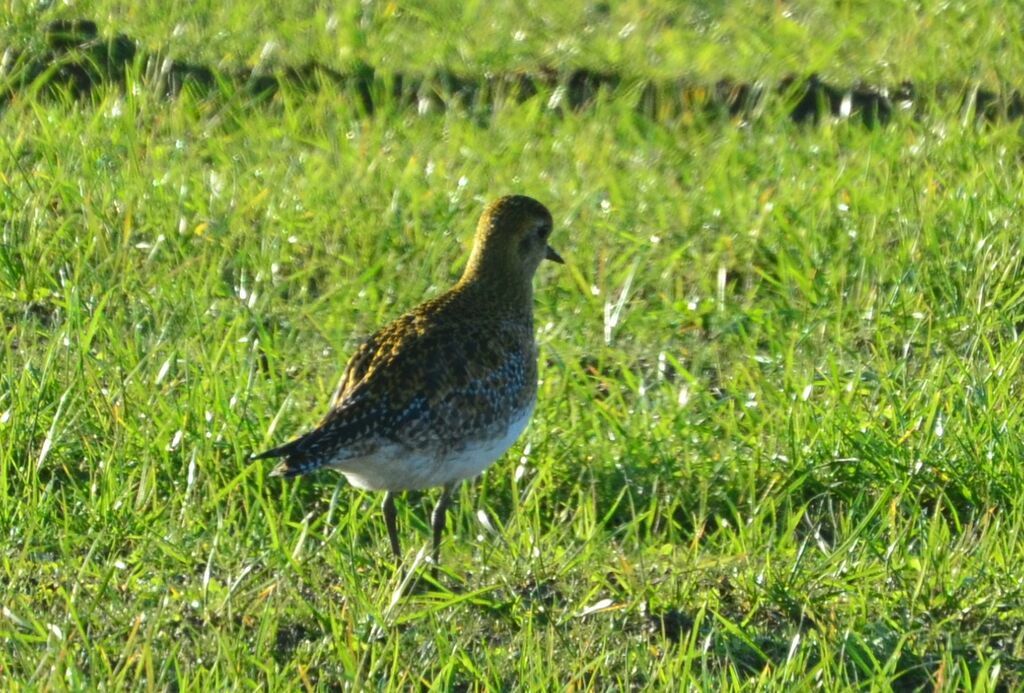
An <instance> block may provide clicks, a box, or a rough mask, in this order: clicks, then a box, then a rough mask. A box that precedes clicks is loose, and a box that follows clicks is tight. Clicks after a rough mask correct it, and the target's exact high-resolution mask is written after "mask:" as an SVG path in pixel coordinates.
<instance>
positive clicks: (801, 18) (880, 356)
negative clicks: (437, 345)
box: [0, 2, 1024, 690]
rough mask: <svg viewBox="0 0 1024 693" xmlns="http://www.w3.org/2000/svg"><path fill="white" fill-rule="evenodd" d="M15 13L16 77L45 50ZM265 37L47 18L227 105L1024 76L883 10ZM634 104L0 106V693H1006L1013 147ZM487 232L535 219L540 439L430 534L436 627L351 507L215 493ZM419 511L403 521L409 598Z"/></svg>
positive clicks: (1012, 658) (168, 14)
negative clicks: (264, 58)
mask: <svg viewBox="0 0 1024 693" xmlns="http://www.w3.org/2000/svg"><path fill="white" fill-rule="evenodd" d="M5 4H7V5H9V7H8V8H7V9H9V10H10V18H9V19H7V20H3V21H4V22H6V23H4V24H3V25H2V28H3V30H4V32H5V40H7V41H12V42H15V43H18V44H21V45H30V44H31V43H32V42H33V41H37V40H38V38H36V37H34V36H32V35H31V33H30V31H31V30H32V29H33V28H34V27H35V26H37V25H38V23H39V22H42V21H45V20H46V19H50V18H53V17H55V16H61V15H60V14H57V13H58V12H61V11H63V12H65V13H66V12H68V8H66V7H65V8H55V9H53V10H39V9H38V8H36V9H34V10H31V11H30V10H28V9H25V8H24V7H23V6H22V5H21V4H19V3H15V4H10V3H5ZM293 4H294V5H295V6H296V10H295V13H294V14H293V15H291V16H290V17H289V18H282V19H281V21H280V22H275V23H274V24H272V25H270V26H272V27H273V29H268V28H267V26H268V25H266V24H265V22H266V21H268V19H269V18H268V17H267V16H266V15H265V12H260V11H257V12H253V13H246V12H245V11H244V10H243V9H242V8H243V7H244V6H243V4H242V3H196V4H194V5H189V6H187V7H186V6H185V5H186V4H185V3H181V5H182V6H181V7H178V6H174V7H172V8H171V9H170V10H167V9H166V7H165V4H164V3H155V2H150V3H146V2H143V3H137V4H133V5H131V8H133V9H125V8H126V7H128V6H127V5H126V4H122V3H112V2H111V3H102V2H100V3H93V4H90V5H88V6H79V7H74V8H72V9H73V10H74V11H75V12H78V13H80V14H81V15H82V16H91V17H94V18H95V19H97V20H100V21H101V23H103V25H104V26H103V29H104V30H106V31H113V30H119V31H125V32H126V33H129V34H131V35H133V36H139V37H142V38H143V39H144V40H145V41H146V43H147V45H149V46H151V47H155V46H159V45H167V46H170V47H172V48H175V49H176V50H177V52H178V54H179V55H181V56H184V57H187V56H190V55H193V51H194V55H195V56H196V57H197V58H202V59H204V60H210V61H211V62H218V61H224V62H228V63H230V62H235V63H238V64H242V63H246V62H252V61H253V60H255V59H256V58H258V55H259V53H260V51H261V49H262V46H264V45H265V43H266V42H267V41H268V40H271V39H273V40H274V41H276V42H277V44H278V48H277V49H276V50H277V51H278V52H279V54H280V56H281V57H282V59H292V58H294V60H296V61H299V60H302V59H305V58H306V57H310V56H312V57H318V58H319V59H323V60H325V61H327V62H336V63H340V62H341V61H343V60H346V59H348V58H352V57H358V58H362V59H367V60H369V61H370V62H371V63H372V64H376V65H381V66H383V67H385V68H386V67H396V66H401V65H404V64H406V63H408V64H411V65H414V66H430V65H436V64H439V63H443V64H454V65H456V66H458V67H460V68H461V69H477V70H480V71H482V70H483V69H484V68H485V67H487V68H489V67H494V66H499V67H503V68H514V67H516V66H519V65H521V64H539V63H541V62H553V63H555V64H558V65H572V64H576V63H577V62H578V63H580V64H587V65H592V66H593V65H603V66H608V65H609V64H611V65H621V66H622V68H623V69H624V70H626V71H628V72H630V73H631V74H637V75H658V74H667V73H671V72H672V71H677V72H680V73H681V72H686V71H689V72H692V73H696V74H705V75H709V76H711V77H718V76H724V75H725V74H734V75H740V76H747V75H752V74H756V73H757V72H758V71H759V70H767V71H768V72H769V73H770V74H775V75H778V74H783V73H784V72H785V71H787V70H791V69H800V70H804V69H807V68H815V69H819V70H824V69H828V68H833V69H832V72H831V74H833V75H837V76H840V77H847V78H849V77H855V76H867V77H873V78H874V77H877V78H879V79H880V80H882V81H886V80H897V79H902V78H920V79H939V78H942V79H951V80H954V81H955V80H960V81H966V80H972V79H982V80H986V79H992V80H993V81H998V80H999V79H1001V78H1002V77H1003V76H1006V75H1007V72H1006V70H1008V69H1009V66H1011V65H1012V64H1014V61H1016V64H1017V65H1019V64H1020V61H1021V60H1022V59H1024V58H1022V49H1021V40H1020V38H1019V36H1012V37H1008V36H1006V35H1004V34H1003V33H1002V32H1003V31H1005V29H1001V30H1000V29H998V28H999V27H1004V28H1005V27H1008V26H1019V25H1020V22H1021V18H1020V16H1019V15H1020V12H1021V11H1020V10H1019V9H1000V7H1001V5H998V4H996V3H991V4H988V5H984V6H980V5H981V4H980V3H971V4H968V3H959V4H958V3H941V4H940V3H927V2H926V3H920V4H918V5H916V6H914V8H909V5H908V8H907V9H900V10H899V11H898V12H897V15H898V17H897V19H898V20H899V21H895V20H894V21H892V22H886V23H881V25H880V26H875V25H874V24H873V22H874V23H878V18H879V17H880V16H881V14H880V13H881V12H882V9H881V5H879V4H877V3H870V2H866V3H838V4H837V5H836V7H833V8H831V9H829V10H815V9H814V7H815V6H816V4H814V3H794V5H793V8H794V9H792V10H787V11H786V12H785V13H784V12H783V11H782V8H781V7H778V6H776V7H775V9H774V10H772V11H766V10H763V9H757V8H760V7H761V4H760V3H753V2H751V3H736V4H733V3H718V4H716V3H712V5H711V9H708V10H704V11H698V10H697V9H694V8H695V7H697V5H696V4H694V6H693V7H692V8H690V9H687V10H686V11H683V12H673V8H672V6H671V5H669V4H667V3H665V4H663V5H662V6H661V9H660V10H651V9H647V8H646V5H645V4H644V3H633V2H630V3H626V4H622V5H619V4H616V3H611V4H608V5H605V4H602V3H592V4H586V5H584V6H581V7H580V8H578V9H579V12H577V13H576V14H575V15H573V17H575V18H571V17H569V15H568V12H569V11H568V10H565V12H566V13H567V14H566V16H564V17H561V16H556V15H554V14H551V13H552V12H555V11H553V10H542V9H539V8H540V7H542V4H541V3H535V4H534V5H532V6H530V9H529V11H528V13H527V17H528V18H529V21H530V22H531V23H533V24H531V27H539V28H536V29H535V28H527V29H525V30H524V33H525V35H524V36H523V37H522V38H521V39H517V38H515V35H516V32H517V31H519V22H520V21H521V17H519V16H517V15H516V14H515V13H514V12H513V11H512V10H501V11H496V13H495V14H494V15H493V16H491V15H486V14H484V8H483V7H482V6H477V5H474V6H470V7H469V9H465V10H457V9H456V5H455V3H449V5H450V9H449V10H447V13H446V11H444V10H432V11H427V10H419V11H411V10H405V11H402V12H399V11H397V9H396V8H395V6H394V5H384V6H380V7H378V6H374V5H370V4H361V3H349V4H347V5H343V6H342V10H340V11H339V13H340V20H339V21H340V28H338V29H337V30H332V29H330V22H329V21H328V20H329V19H330V18H329V17H328V12H327V11H325V10H323V9H320V7H321V6H320V5H319V4H318V3H308V2H305V3H293ZM886 7H888V5H886ZM361 8H362V9H361ZM744 10H745V11H744ZM886 11H888V10H886ZM361 12H362V13H364V14H365V17H363V18H361V17H360V13H361ZM545 12H546V13H547V14H545ZM577 15H579V16H577ZM297 16H301V17H302V19H301V20H300V19H295V17H297ZM580 17H583V18H582V19H581V18H580ZM587 17H592V19H587ZM672 18H676V19H677V20H678V21H677V22H676V23H672V22H670V21H669V20H670V19H672ZM363 20H365V21H363ZM588 22H589V23H588ZM900 22H902V24H901V23H900ZM253 23H257V24H258V26H254V25H253ZM581 23H582V24H581ZM629 24H632V25H633V29H632V30H627V29H626V25H629ZM587 26H590V27H592V30H590V31H587V30H586V27H587ZM175 27H183V28H181V29H180V30H178V31H177V32H175ZM481 27H482V28H481ZM477 28H481V29H480V31H476V29H477ZM474 32H475V33H474ZM958 32H959V33H958ZM481 34H482V37H481ZM432 36H433V37H435V38H436V39H437V40H436V41H433V42H432V41H431V39H430V37H432ZM487 36H489V37H490V38H486V37H487ZM487 46H490V47H487ZM496 46H499V47H500V48H498V47H496ZM538 56H539V57H538ZM652 56H653V57H652ZM940 56H941V60H939V57H940ZM389 61H390V62H389ZM225 89H227V88H225ZM633 97H634V95H632V94H630V93H623V94H618V95H607V98H602V99H601V100H600V101H599V102H598V103H597V104H596V105H594V107H593V108H590V109H587V110H585V111H581V112H579V113H571V112H563V111H552V110H550V109H549V108H547V103H548V95H546V94H540V95H538V96H537V97H535V98H533V99H531V100H528V101H527V102H525V103H523V104H518V105H515V104H505V105H503V106H501V107H498V108H496V109H494V110H486V109H482V108H481V109H480V110H477V111H474V112H469V113H467V112H457V111H450V112H447V113H440V112H432V113H428V114H425V115H422V116H421V115H417V114H416V113H415V111H412V110H409V109H406V108H402V107H399V106H398V105H397V104H390V105H389V104H388V103H387V102H386V101H385V102H383V103H382V104H380V108H378V109H377V110H376V112H375V113H374V114H373V116H372V117H367V116H360V115H358V114H357V113H355V112H354V111H353V110H352V109H351V108H350V105H351V102H352V100H353V98H352V95H345V94H338V93H336V92H329V91H324V92H321V93H319V94H309V93H297V92H293V91H289V90H285V91H284V92H282V93H280V94H278V95H277V96H276V97H275V98H274V100H273V101H272V102H271V103H269V104H264V105H254V104H252V103H251V102H250V101H249V100H248V99H247V97H245V96H244V95H243V94H233V93H230V91H228V90H226V91H225V92H224V93H222V94H219V95H217V96H214V97H211V98H202V99H200V98H198V97H195V96H190V95H187V94H186V95H184V96H182V97H181V98H180V99H178V100H174V101H167V100H165V99H163V98H160V97H159V96H157V95H156V94H155V93H154V92H153V91H152V90H149V89H147V86H146V84H145V83H144V82H142V81H141V80H140V81H138V82H137V83H136V87H135V88H133V89H130V90H128V91H122V90H119V89H116V88H113V87H109V88H103V89H101V90H99V91H98V92H97V93H95V94H94V95H93V97H92V98H90V99H89V100H87V101H83V102H73V101H70V100H59V99H57V100H54V99H48V100H36V99H34V98H32V97H31V96H30V95H22V96H20V97H19V98H17V99H15V100H14V101H13V102H12V103H11V104H10V105H9V106H8V107H7V109H6V111H4V112H3V113H2V114H0V224H2V226H0V324H2V329H0V538H2V539H0V680H3V681H4V682H5V684H6V685H5V688H11V687H14V688H19V687H20V688H25V689H39V688H54V689H62V688H69V689H90V688H94V687H98V686H101V685H102V686H106V687H108V688H115V689H119V688H139V689H142V688H156V689H172V690H181V689H222V688H239V689H249V688H252V687H255V686H259V687H264V688H267V689H286V688H287V689H294V688H301V687H308V688H324V689H331V688H334V687H336V686H351V687H353V688H359V687H370V688H387V687H395V688H399V687H401V688H410V687H433V688H438V689H448V688H470V689H482V688H487V687H490V688H497V689H502V688H512V687H521V688H538V689H551V690H560V689H564V688H567V687H571V688H575V689H580V688H600V689H609V688H611V689H625V688H643V687H650V688H662V687H666V688H667V687H675V686H678V685H680V684H684V685H690V686H693V687H702V688H706V689H710V690H723V689H745V688H756V687H776V688H779V689H781V688H796V689H799V688H807V687H821V688H827V689H831V688H839V687H857V688H866V689H873V688H883V689H884V688H886V687H890V686H891V687H895V688H901V689H910V688H916V687H923V688H926V689H932V688H935V689H940V690H947V689H949V690H952V689H972V690H992V689H1000V688H1006V689H1011V688H1015V687H1019V686H1024V583H1022V572H1021V566H1022V565H1024V507H1022V505H1021V503H1020V499H1021V497H1022V494H1024V469H1022V468H1021V465H1020V462H1021V460H1022V458H1024V438H1022V433H1021V431H1022V430H1024V398H1022V392H1021V389H1022V386H1024V383H1022V379H1021V374H1020V370H1021V368H1020V362H1021V359H1022V357H1024V345H1022V340H1021V338H1020V333H1021V331H1022V329H1024V281H1022V280H1021V275H1022V272H1024V257H1022V247H1021V240H1020V239H1021V227H1022V222H1024V219H1022V213H1021V208H1020V203H1019V199H1020V194H1021V190H1022V185H1024V175H1022V172H1021V166H1020V160H1021V159H1020V157H1021V153H1020V127H1019V124H1015V123H1008V124H994V125H990V126H985V127H979V126H976V125H975V124H974V123H973V122H971V121H969V120H965V119H964V118H963V116H962V114H961V113H960V112H959V110H958V109H957V107H956V104H955V103H948V104H947V103H941V102H936V103H933V104H932V105H931V106H930V107H929V109H928V111H927V112H926V113H925V114H923V116H921V117H919V118H911V117H909V116H903V117H901V116H900V114H897V117H896V118H895V120H894V122H893V123H891V124H890V125H889V126H888V127H885V128H877V129H867V128H864V127H861V126H859V125H856V124H852V123H844V122H826V123H823V124H821V125H819V126H815V127H800V126H797V125H794V124H793V123H792V122H790V121H789V120H788V119H787V118H786V117H785V115H784V113H783V112H782V111H781V110H780V111H779V112H778V113H776V112H772V110H771V109H769V112H767V113H765V114H764V115H763V116H762V117H760V118H759V119H758V120H756V121H754V122H752V123H746V124H740V123H734V122H729V121H727V120H708V121H700V120H698V121H696V122H693V121H688V122H652V121H651V120H649V119H645V118H643V117H641V116H638V115H637V113H636V111H635V109H634V107H633ZM509 192H520V193H525V194H529V195H532V196H534V197H537V198H538V199H540V200H541V201H543V202H544V203H546V204H547V205H548V206H549V207H550V208H551V209H552V210H553V213H554V217H555V222H556V228H555V232H554V235H553V236H552V245H553V246H555V247H556V248H557V249H558V250H559V251H560V252H561V253H562V255H563V256H564V257H565V258H566V260H567V264H566V265H565V266H564V267H563V266H554V265H550V266H545V267H543V268H542V269H541V271H540V272H539V273H538V277H537V281H536V286H537V299H536V309H535V315H536V319H537V328H538V339H539V342H540V345H541V360H542V364H541V378H542V384H541V387H540V403H539V406H538V409H537V413H536V415H535V417H534V420H533V423H532V425H531V426H530V428H529V429H528V430H527V432H526V434H525V435H524V437H523V439H522V440H521V441H520V443H518V444H517V445H516V446H514V447H513V450H512V451H511V452H510V453H509V454H508V455H507V456H506V457H505V458H504V459H503V460H502V461H500V462H499V463H498V464H496V465H495V466H494V467H493V468H492V469H491V470H489V471H488V472H487V473H486V474H485V475H484V476H483V477H481V478H480V479H478V480H475V481H473V482H472V483H467V484H464V485H463V487H462V489H461V492H460V493H459V494H458V497H457V502H456V505H455V508H454V510H453V512H452V515H451V517H450V525H449V526H450V527H451V531H450V532H449V533H448V534H447V535H446V539H445V543H444V546H443V551H442V556H443V557H442V564H443V568H444V575H443V577H442V587H433V586H430V585H428V584H427V583H426V582H421V583H420V585H419V588H418V589H414V590H412V591H411V593H410V594H407V595H406V596H400V595H401V593H402V587H403V585H402V584H401V580H400V576H399V575H398V574H396V572H395V570H394V569H393V568H392V567H391V565H390V564H389V561H388V556H389V554H388V548H387V538H386V535H385V532H384V526H383V521H382V518H381V515H380V512H379V502H380V497H379V496H378V495H374V494H367V493H363V492H360V491H357V490H355V489H353V488H350V487H347V486H346V485H345V484H344V482H343V481H341V480H339V478H338V477H335V476H334V475H332V474H330V473H323V474H320V475H317V476H315V477H312V478H309V479H306V480H303V481H297V482H292V481H288V482H285V481H282V480H280V479H273V478H268V477H267V473H268V472H269V469H270V466H271V465H269V464H266V465H264V464H252V463H250V462H249V461H248V456H249V454H250V453H251V452H253V451H256V450H260V449H263V448H265V447H267V446H269V445H271V444H274V443H278V442H282V441H284V440H286V439H288V438H290V437H291V436H292V435H294V434H296V433H298V432H300V431H302V430H304V429H305V428H306V427H308V426H310V425H312V424H314V423H315V422H316V421H317V420H318V419H319V417H320V416H321V415H322V414H323V413H324V407H325V403H326V400H327V398H328V396H329V395H330V393H331V391H332V389H333V387H334V385H335V384H336V379H337V376H338V375H339V373H340V369H341V367H342V365H343V364H344V362H345V360H346V358H347V356H348V354H349V353H350V352H351V351H352V349H353V348H354V346H355V345H356V344H357V343H358V341H359V339H360V338H361V337H364V336H366V335H367V334H368V333H369V332H370V331H372V330H373V329H374V328H375V327H376V326H378V325H380V324H381V323H382V322H383V321H386V320H388V319H389V318H392V317H395V316H397V315H398V314H399V313H401V312H403V311H404V310H405V309H406V308H408V307H411V306H412V305H414V304H416V303H418V302H419V301H421V300H422V299H423V298H424V297H427V296H431V295H434V294H436V293H437V292H438V291H440V290H441V289H442V288H443V287H445V286H446V285H447V284H449V283H450V282H452V281H453V279H454V278H455V277H457V275H458V273H459V272H460V270H461V266H462V264H463V263H464V261H465V259H466V257H467V251H468V247H467V243H468V241H469V237H470V235H471V233H472V228H473V225H474V223H475V219H476V216H477V215H478V214H479V211H480V209H481V207H482V205H483V204H484V202H485V201H486V200H488V199H491V198H493V197H495V196H497V195H499V194H504V193H509ZM435 498H436V492H430V493H426V494H422V495H415V496H410V497H408V498H407V499H406V501H405V502H404V503H401V504H400V505H399V522H400V527H401V530H402V537H403V539H404V544H405V548H406V552H407V555H408V561H409V562H414V561H419V560H421V559H420V556H419V552H420V551H421V550H422V549H424V548H425V547H427V546H428V545H429V529H428V527H427V524H426V514H427V512H428V508H429V506H430V504H431V502H432V501H433V500H434V499H435Z"/></svg>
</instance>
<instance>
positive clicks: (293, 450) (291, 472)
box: [251, 436, 321, 479]
mask: <svg viewBox="0 0 1024 693" xmlns="http://www.w3.org/2000/svg"><path fill="white" fill-rule="evenodd" d="M307 447H308V441H307V440H306V437H305V436H304V437H302V438H296V439H295V440H293V441H291V442H290V443H285V444H284V445H281V446H278V447H276V448H271V449H270V450H266V451H264V452H261V453H259V454H257V455H253V456H252V458H251V459H252V460H265V459H268V458H271V457H283V458H284V459H283V460H281V462H280V463H279V464H278V465H277V466H276V467H274V469H273V470H272V471H271V472H270V476H283V477H285V478H286V479H288V478H291V477H293V476H299V475H300V474H305V473H306V472H311V471H313V470H314V469H317V468H318V467H320V466H321V464H320V461H319V460H318V459H317V458H316V457H315V456H312V455H309V454H308V450H307V449H306V448H307Z"/></svg>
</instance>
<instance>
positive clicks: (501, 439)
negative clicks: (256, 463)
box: [330, 404, 533, 491]
mask: <svg viewBox="0 0 1024 693" xmlns="http://www.w3.org/2000/svg"><path fill="white" fill-rule="evenodd" d="M532 414H533V404H531V405H530V406H529V407H528V408H527V409H525V410H523V411H522V412H521V413H520V414H519V415H518V416H516V417H514V418H513V419H512V420H511V421H510V422H509V425H508V429H507V430H506V431H505V434H504V435H501V436H498V437H496V438H492V439H489V440H474V441H469V442H467V443H466V444H464V445H462V446H460V447H459V448H458V449H455V450H449V451H443V450H441V449H440V448H439V449H438V450H437V451H431V450H422V451H419V450H410V449H409V448H407V447H404V446H401V445H389V446H386V447H382V448H381V449H380V450H378V451H376V452H375V453H373V454H372V455H367V456H366V457H361V458H357V459H348V460H343V461H341V462H339V463H337V464H332V465H330V466H332V467H334V468H335V469H337V470H338V471H339V472H341V473H342V474H344V475H345V478H346V479H348V482H349V483H350V484H352V485H353V486H355V487H356V488H362V489H368V490H385V489H386V490H389V491H411V490H416V489H424V488H430V487H433V486H442V485H444V484H448V483H452V482H455V481H460V480H462V479H468V478H470V477H473V476H476V475H477V474H479V473H480V472H482V471H483V470H485V469H487V468H488V467H490V466H491V464H492V463H493V462H494V461H495V460H497V459H498V458H499V457H501V456H502V455H503V454H505V451H506V450H508V449H509V448H510V447H512V443H514V442H515V441H516V439H517V438H519V436H520V435H522V433H523V431H524V430H525V429H526V425H527V424H528V423H529V422H530V416H531V415H532Z"/></svg>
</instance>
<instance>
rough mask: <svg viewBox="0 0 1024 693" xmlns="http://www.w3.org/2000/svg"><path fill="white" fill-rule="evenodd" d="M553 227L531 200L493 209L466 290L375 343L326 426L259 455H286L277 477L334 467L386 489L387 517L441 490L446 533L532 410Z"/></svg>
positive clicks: (350, 373) (361, 353) (360, 356)
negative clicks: (398, 500) (462, 485)
mask: <svg viewBox="0 0 1024 693" xmlns="http://www.w3.org/2000/svg"><path fill="white" fill-rule="evenodd" d="M551 226H552V220H551V214H550V213H549V212H548V210H547V209H546V208H545V207H544V206H543V205H542V204H540V203H539V202H537V201H536V200H533V199H531V198H529V197H525V196H520V195H515V196H509V197H503V198H500V199H499V200H497V201H495V202H493V203H492V204H491V205H489V206H488V207H487V208H486V209H485V211H484V213H483V215H482V216H481V218H480V221H479V223H478V225H477V230H476V235H475V236H474V241H473V250H472V252H471V254H470V258H469V261H468V262H467V266H466V270H465V272H464V273H463V275H462V278H461V279H460V280H459V281H458V283H456V284H455V286H453V287H452V288H451V289H449V290H448V291H446V292H445V293H443V294H441V295H440V296H438V297H436V298H434V299H432V300H429V301H427V302H425V303H423V304H422V305H420V306H418V307H416V308H414V309H413V310H411V311H410V312H408V313H406V314H405V315H403V316H401V317H399V318H398V319H396V320H395V321H394V322H392V323H390V324H388V325H386V326H385V327H383V328H381V329H380V330H379V331H378V332H376V333H375V334H374V335H372V336H371V337H370V338H369V339H367V340H366V341H365V342H364V343H363V344H362V345H361V346H360V347H359V348H358V349H357V350H356V351H355V353H354V354H353V355H352V356H351V358H350V360H349V362H348V365H347V366H346V368H345V371H344V373H343V375H342V378H341V382H340V384H339V386H338V389H337V391H336V392H335V395H334V397H333V398H332V401H331V406H330V409H329V411H328V413H327V415H326V416H325V417H324V419H323V420H322V422H321V423H320V425H319V426H318V427H317V428H316V429H314V430H313V431H310V432H309V433H307V434H306V435H304V436H301V437H300V438H297V439H296V440H294V441H292V442H290V443H287V444H285V445H283V446H281V447H279V448H275V449H273V450H269V451H267V452H264V453H262V454H261V455H259V456H258V458H263V457H283V458H284V461H283V462H281V464H279V465H278V466H277V467H276V468H275V470H274V472H273V473H274V474H275V475H281V476H295V475H298V474H304V473H306V472H310V471H313V470H315V469H318V468H321V467H331V468H334V469H337V470H338V471H340V472H341V473H342V474H345V475H346V477H348V479H349V481H350V482H352V483H353V484H356V485H358V486H361V487H363V488H379V489H384V490H387V491H389V495H388V496H387V497H386V499H385V517H386V518H388V511H389V506H388V503H389V502H391V496H390V492H392V491H401V490H408V489H415V488H423V487H426V486H432V485H443V486H445V492H444V493H443V494H442V501H441V502H440V503H439V508H441V510H442V512H441V520H440V522H441V525H442V526H443V507H444V503H445V502H446V498H447V493H448V490H449V489H450V486H451V484H453V483H454V482H456V481H458V480H460V479H462V478H465V476H467V475H472V474H475V473H479V471H481V470H482V469H483V468H484V467H486V466H487V465H489V464H490V463H491V462H493V461H494V459H496V458H497V457H498V456H500V455H501V453H503V452H504V449H505V448H506V447H507V446H508V445H510V444H511V442H512V440H514V438H515V437H516V436H518V435H519V432H520V431H521V430H522V427H524V426H525V424H526V421H527V420H528V418H529V415H530V413H531V412H532V410H533V404H534V400H535V398H536V393H537V353H536V346H535V343H534V335H533V289H532V279H533V275H534V272H535V271H536V269H537V266H538V265H539V264H540V263H541V262H542V261H543V260H544V259H550V260H554V261H557V262H561V261H562V260H561V258H560V257H559V256H558V254H557V253H555V252H554V251H553V250H552V249H551V248H550V246H548V244H547V238H548V236H549V235H550V233H551ZM393 513H394V510H393V507H392V508H391V515H392V517H393ZM436 514H437V512H435V515H436ZM388 522H389V524H388V530H389V535H390V537H391V540H392V549H393V550H395V552H396V553H397V546H398V545H397V537H396V535H395V534H394V531H393V526H392V524H393V519H389V521H388ZM436 522H437V519H436V518H435V544H436V540H437V538H438V530H437V524H436ZM435 550H436V546H435Z"/></svg>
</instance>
